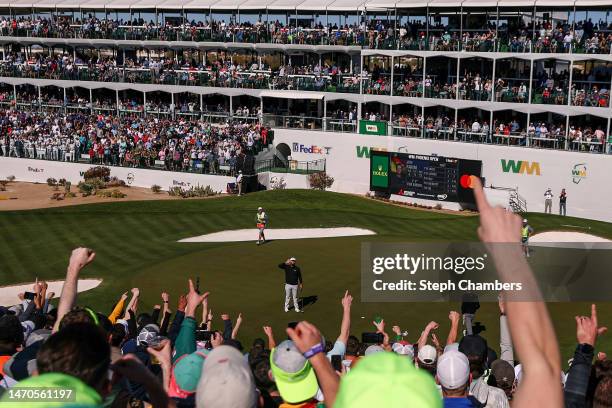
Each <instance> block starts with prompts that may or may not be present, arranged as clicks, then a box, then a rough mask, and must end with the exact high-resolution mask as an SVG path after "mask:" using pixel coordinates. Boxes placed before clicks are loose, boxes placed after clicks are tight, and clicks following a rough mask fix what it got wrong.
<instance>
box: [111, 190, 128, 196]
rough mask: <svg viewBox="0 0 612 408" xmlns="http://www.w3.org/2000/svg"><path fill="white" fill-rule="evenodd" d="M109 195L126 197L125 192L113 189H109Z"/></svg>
mask: <svg viewBox="0 0 612 408" xmlns="http://www.w3.org/2000/svg"><path fill="white" fill-rule="evenodd" d="M111 197H112V198H125V197H127V194H125V193H122V192H121V191H120V190H117V189H114V190H113V191H111Z"/></svg>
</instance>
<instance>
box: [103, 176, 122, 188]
mask: <svg viewBox="0 0 612 408" xmlns="http://www.w3.org/2000/svg"><path fill="white" fill-rule="evenodd" d="M105 184H106V187H125V181H123V180H120V179H118V178H117V177H115V176H113V177H111V178H110V179H108V180H107V181H106V183H105Z"/></svg>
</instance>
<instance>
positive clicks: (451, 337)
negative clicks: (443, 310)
mask: <svg viewBox="0 0 612 408" xmlns="http://www.w3.org/2000/svg"><path fill="white" fill-rule="evenodd" d="M448 320H450V322H451V326H450V330H449V331H448V337H447V338H446V345H449V344H453V343H456V342H457V333H458V332H459V320H461V315H460V314H459V312H457V311H455V310H451V311H450V313H449V314H448Z"/></svg>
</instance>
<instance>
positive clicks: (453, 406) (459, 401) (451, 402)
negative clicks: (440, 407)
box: [444, 397, 482, 408]
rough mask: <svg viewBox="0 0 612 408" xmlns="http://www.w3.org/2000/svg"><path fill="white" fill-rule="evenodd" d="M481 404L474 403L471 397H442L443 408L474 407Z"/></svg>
mask: <svg viewBox="0 0 612 408" xmlns="http://www.w3.org/2000/svg"><path fill="white" fill-rule="evenodd" d="M481 406H482V404H478V405H476V404H474V399H473V398H469V397H466V398H444V408H474V407H481Z"/></svg>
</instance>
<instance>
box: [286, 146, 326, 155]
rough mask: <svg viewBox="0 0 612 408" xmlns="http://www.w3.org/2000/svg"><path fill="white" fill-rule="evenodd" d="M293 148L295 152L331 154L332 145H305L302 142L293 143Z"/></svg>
mask: <svg viewBox="0 0 612 408" xmlns="http://www.w3.org/2000/svg"><path fill="white" fill-rule="evenodd" d="M291 150H292V151H293V152H295V153H307V154H329V152H330V150H331V147H329V146H326V147H321V146H315V145H309V146H307V145H303V144H301V143H292V144H291Z"/></svg>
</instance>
